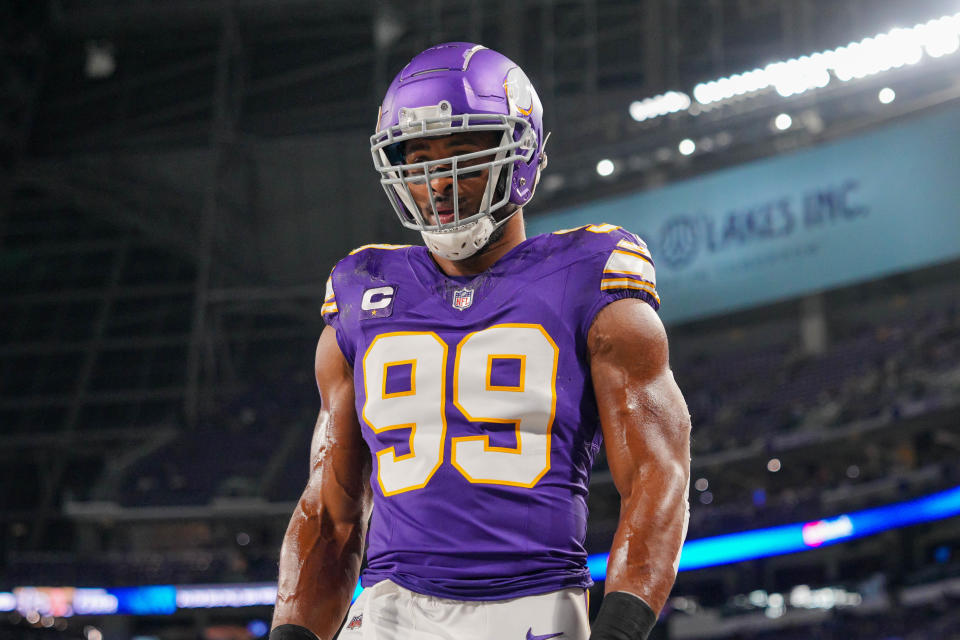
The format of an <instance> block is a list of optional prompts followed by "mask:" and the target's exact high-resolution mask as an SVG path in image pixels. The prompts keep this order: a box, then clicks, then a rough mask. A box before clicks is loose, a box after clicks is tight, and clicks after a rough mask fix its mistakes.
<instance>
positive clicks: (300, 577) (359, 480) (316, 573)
mask: <svg viewBox="0 0 960 640" xmlns="http://www.w3.org/2000/svg"><path fill="white" fill-rule="evenodd" d="M314 369H315V372H316V378H317V387H318V389H319V390H320V397H321V403H322V408H321V409H320V416H319V417H318V418H317V426H316V428H315V429H314V432H313V440H312V443H311V447H310V449H311V451H310V477H309V479H308V480H307V486H306V488H305V489H304V490H303V494H302V495H301V496H300V500H299V502H298V503H297V506H296V508H295V509H294V511H293V516H292V517H291V518H290V524H289V525H288V526H287V533H286V535H285V536H284V539H283V547H282V548H281V549H280V580H279V585H278V591H277V604H276V607H275V609H274V612H273V626H274V627H277V626H279V625H282V624H297V625H300V626H302V627H306V628H307V629H310V630H311V631H313V632H314V633H315V634H317V636H318V637H319V638H321V639H323V640H327V639H328V638H332V637H333V635H334V634H335V633H336V632H337V629H338V628H339V626H340V622H341V621H342V620H343V617H344V616H345V615H346V614H347V608H348V607H349V605H350V598H351V596H352V595H353V589H354V587H355V586H356V584H357V578H358V576H359V574H360V562H361V560H362V558H363V541H364V538H365V536H366V529H367V520H368V518H369V516H370V509H371V507H372V506H373V501H372V500H373V498H372V492H371V489H370V484H369V482H368V479H369V476H370V465H371V461H370V451H369V449H368V448H367V445H366V443H365V442H364V441H363V438H362V436H361V433H360V424H359V422H358V421H357V412H356V408H355V406H354V390H353V371H352V369H351V367H350V365H349V364H347V362H346V360H345V359H344V357H343V355H342V354H341V353H340V348H339V347H338V346H337V341H336V334H335V332H334V330H333V328H331V327H327V328H325V329H324V330H323V333H322V334H321V336H320V341H319V343H318V344H317V354H316V361H315V366H314Z"/></svg>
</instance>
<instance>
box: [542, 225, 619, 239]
mask: <svg viewBox="0 0 960 640" xmlns="http://www.w3.org/2000/svg"><path fill="white" fill-rule="evenodd" d="M582 229H585V230H587V231H589V232H590V233H610V232H611V231H616V230H617V229H620V227H618V226H617V225H615V224H610V223H609V222H604V223H603V224H582V225H580V226H579V227H573V228H572V229H557V230H556V231H554V232H553V235H556V236H559V235H563V234H565V233H573V232H574V231H580V230H582ZM630 235H633V234H632V233H631V234H630ZM634 237H636V236H634Z"/></svg>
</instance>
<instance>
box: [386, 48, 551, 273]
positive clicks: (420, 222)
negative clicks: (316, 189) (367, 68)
mask: <svg viewBox="0 0 960 640" xmlns="http://www.w3.org/2000/svg"><path fill="white" fill-rule="evenodd" d="M471 131H498V132H501V135H500V141H499V143H498V145H497V146H496V147H493V148H492V150H484V151H482V152H477V153H474V154H463V155H458V156H453V157H452V158H440V159H437V160H431V161H429V162H417V163H413V164H404V154H403V145H404V144H405V143H406V142H408V141H409V140H412V139H415V138H420V137H426V136H444V135H449V134H453V133H462V132H471ZM545 142H546V140H545V135H544V132H543V107H542V106H541V104H540V98H539V97H538V96H537V92H536V90H535V89H534V88H533V85H532V84H531V83H530V80H529V79H528V78H527V76H526V74H525V73H524V72H523V70H522V69H520V67H518V66H517V65H516V64H514V63H513V62H512V61H511V60H510V59H509V58H507V57H505V56H503V55H501V54H499V53H497V52H496V51H493V50H491V49H487V48H486V47H483V46H481V45H475V44H471V43H468V42H450V43H446V44H440V45H437V46H435V47H431V48H430V49H427V50H426V51H424V52H423V53H421V54H420V55H418V56H416V57H415V58H414V59H413V60H411V61H410V63H409V64H408V65H407V66H406V67H404V68H403V70H402V71H401V72H400V73H399V74H398V75H397V77H396V78H394V80H393V82H392V83H391V84H390V88H389V89H387V94H386V96H385V97H384V99H383V105H382V106H381V107H380V115H379V118H378V119H377V131H376V133H374V135H373V136H372V137H371V138H370V148H371V152H372V154H373V164H374V166H375V167H376V169H377V171H378V172H379V173H380V183H381V185H383V188H384V191H386V194H387V198H388V199H389V200H390V204H391V205H393V208H394V210H395V211H396V213H397V215H398V216H399V217H400V222H401V223H402V224H403V226H405V227H407V228H409V229H415V230H418V231H420V232H421V234H422V235H423V239H424V242H425V243H426V245H427V247H428V248H429V249H430V250H431V251H433V252H434V253H436V254H438V255H440V256H442V257H444V258H447V259H449V260H462V259H464V258H467V257H470V256H471V255H473V254H474V253H476V252H477V251H478V250H479V249H480V248H482V247H483V246H484V245H485V244H486V243H487V240H488V239H489V238H490V235H491V234H492V233H493V231H494V230H495V229H496V228H497V227H499V226H500V225H502V224H504V223H505V222H506V221H507V220H508V219H509V218H510V216H511V215H513V213H514V212H515V211H516V210H517V209H518V208H519V207H522V206H523V205H525V204H526V203H527V202H529V201H530V198H532V197H533V192H534V189H535V188H536V186H537V182H538V180H539V178H540V171H541V169H543V168H544V167H545V166H546V160H547V156H546V154H545V153H544V144H545ZM477 157H482V158H483V160H484V161H483V162H480V163H477V164H474V163H473V162H467V164H468V166H460V163H463V162H464V161H470V160H474V159H475V158H477ZM484 170H488V171H489V173H488V178H487V185H486V189H485V190H484V195H483V199H482V202H481V203H480V209H479V211H460V207H459V202H457V198H456V197H454V199H453V200H454V202H453V206H454V211H453V213H454V216H453V219H452V220H450V221H449V222H445V223H444V222H440V216H439V215H438V213H437V207H436V203H434V202H433V200H432V194H431V202H430V206H431V207H432V209H433V216H432V221H435V223H432V222H431V220H428V219H427V218H425V217H424V215H423V213H422V212H421V211H420V209H419V207H418V206H417V205H416V203H415V202H414V199H413V195H412V194H411V192H410V188H409V185H410V184H418V183H424V182H428V181H429V180H432V179H435V178H443V177H452V182H453V189H454V193H455V194H456V193H457V186H458V185H457V181H458V180H459V179H460V178H461V177H463V176H465V175H467V176H469V174H470V173H476V172H478V171H484ZM428 193H429V189H428ZM499 210H502V211H500V213H499V214H497V215H496V216H495V215H494V212H496V211H499Z"/></svg>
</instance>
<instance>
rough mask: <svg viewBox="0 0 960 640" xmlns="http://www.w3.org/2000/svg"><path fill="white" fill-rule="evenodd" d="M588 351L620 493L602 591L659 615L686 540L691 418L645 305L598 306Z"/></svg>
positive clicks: (626, 302)
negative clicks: (637, 601) (633, 599)
mask: <svg viewBox="0 0 960 640" xmlns="http://www.w3.org/2000/svg"><path fill="white" fill-rule="evenodd" d="M587 349H588V352H589V357H590V371H591V378H592V381H593V389H594V393H595V394H596V397H597V406H598V408H599V411H600V424H601V429H602V430H603V439H604V446H605V447H606V452H607V461H608V462H609V464H610V473H611V474H612V476H613V482H614V485H616V487H617V491H619V492H620V521H619V523H618V524H617V531H616V534H615V535H614V538H613V546H612V547H611V549H610V559H609V561H608V563H607V578H606V584H605V591H606V593H610V592H612V591H626V592H628V593H632V594H633V595H635V596H639V597H640V598H641V599H642V600H643V601H644V602H646V603H647V604H648V605H650V608H651V609H653V611H654V612H655V613H658V614H659V612H660V610H661V609H662V608H663V605H664V603H665V602H666V601H667V596H668V595H669V594H670V589H671V588H672V587H673V583H674V580H676V577H677V560H678V557H679V553H680V547H681V546H682V545H683V539H684V538H685V537H686V533H687V522H688V519H689V504H688V502H687V493H688V491H689V487H690V414H689V412H688V411H687V405H686V403H685V402H684V400H683V395H682V394H681V393H680V389H679V387H677V383H676V381H674V379H673V372H671V371H670V365H669V360H668V350H667V336H666V332H665V331H664V329H663V324H662V323H661V322H660V318H659V316H657V314H656V312H655V311H654V310H653V309H652V308H651V307H650V306H649V305H648V304H647V303H645V302H643V301H641V300H637V299H634V298H627V299H624V300H617V301H615V302H612V303H610V304H609V305H607V306H606V307H604V308H603V309H602V310H601V311H600V313H598V314H597V317H596V319H595V320H594V322H593V326H592V327H591V328H590V332H589V333H588V334H587Z"/></svg>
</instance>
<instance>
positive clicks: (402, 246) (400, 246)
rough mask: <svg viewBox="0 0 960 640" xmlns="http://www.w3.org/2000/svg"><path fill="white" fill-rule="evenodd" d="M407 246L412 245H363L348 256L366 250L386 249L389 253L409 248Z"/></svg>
mask: <svg viewBox="0 0 960 640" xmlns="http://www.w3.org/2000/svg"><path fill="white" fill-rule="evenodd" d="M409 246H412V245H409V244H365V245H363V246H362V247H357V248H356V249H354V250H353V251H351V252H350V255H353V254H355V253H360V252H361V251H366V250H367V249H387V250H389V251H393V250H395V249H404V248H406V247H409Z"/></svg>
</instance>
